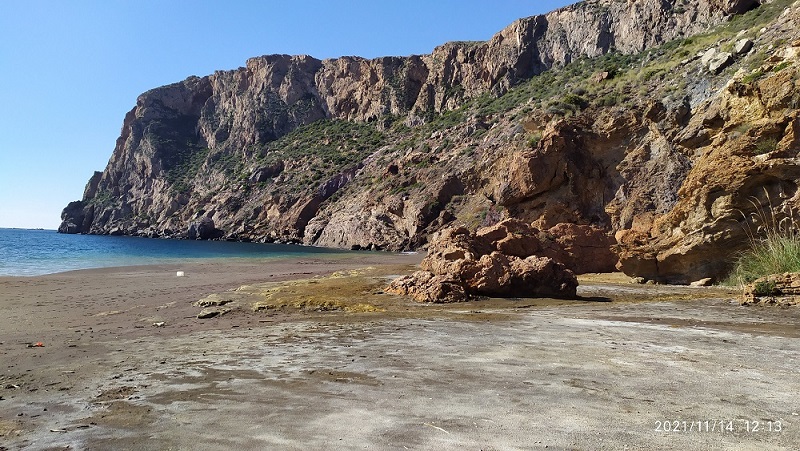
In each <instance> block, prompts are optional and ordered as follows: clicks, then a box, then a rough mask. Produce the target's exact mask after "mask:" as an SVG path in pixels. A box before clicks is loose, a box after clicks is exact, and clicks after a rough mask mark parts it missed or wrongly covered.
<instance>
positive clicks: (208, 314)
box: [197, 307, 230, 319]
mask: <svg viewBox="0 0 800 451" xmlns="http://www.w3.org/2000/svg"><path fill="white" fill-rule="evenodd" d="M228 312H230V309H223V308H217V307H208V308H204V309H203V310H201V311H200V313H198V314H197V318H198V319H208V318H214V317H215V316H222V315H224V314H226V313H228Z"/></svg>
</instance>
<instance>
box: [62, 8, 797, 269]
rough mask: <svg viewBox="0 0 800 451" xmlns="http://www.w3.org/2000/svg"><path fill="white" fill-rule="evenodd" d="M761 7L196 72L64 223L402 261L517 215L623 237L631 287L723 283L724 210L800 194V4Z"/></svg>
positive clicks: (154, 111) (580, 16)
mask: <svg viewBox="0 0 800 451" xmlns="http://www.w3.org/2000/svg"><path fill="white" fill-rule="evenodd" d="M758 3H759V2H758V1H745V0H741V1H736V0H733V1H731V0H728V1H721V0H704V1H696V2H684V1H682V0H674V1H661V0H659V1H656V0H632V1H627V2H621V1H613V0H597V1H586V2H582V3H578V4H576V5H573V6H570V7H567V8H564V9H562V10H558V11H555V12H552V13H550V14H547V15H543V16H536V17H531V18H527V19H522V20H519V21H517V22H515V23H514V24H512V25H511V26H509V27H508V28H506V29H505V30H503V31H501V32H500V33H498V34H497V35H496V36H494V37H493V38H492V39H491V40H489V41H487V42H480V43H472V42H469V43H468V42H459V43H449V44H445V45H443V46H441V47H438V48H436V49H435V50H434V51H433V53H431V54H430V55H423V56H411V57H403V58H400V57H391V58H379V59H375V60H365V59H360V58H355V57H343V58H339V59H335V60H324V61H320V60H317V59H314V58H312V57H308V56H286V55H272V56H264V57H259V58H253V59H251V60H249V61H248V62H247V66H246V67H244V68H240V69H237V70H233V71H226V72H217V73H215V74H213V75H210V76H207V77H202V78H198V77H190V78H188V79H186V80H184V81H183V82H180V83H176V84H174V85H169V86H165V87H161V88H157V89H154V90H152V91H149V92H147V93H144V94H142V95H141V96H140V97H139V99H138V100H137V104H136V107H134V109H133V110H131V112H129V113H128V114H127V116H126V118H125V120H124V123H123V128H122V134H121V136H120V138H119V139H118V140H117V145H116V147H115V149H114V152H113V154H112V157H111V159H110V161H109V164H108V166H107V167H106V169H105V170H104V171H103V172H97V173H95V175H94V176H93V177H92V178H91V179H90V181H89V183H88V185H87V188H86V190H85V192H84V196H83V199H82V200H81V201H77V202H73V203H71V204H70V205H69V206H67V208H66V209H65V210H64V213H63V214H62V219H63V220H64V222H63V224H62V227H61V229H60V231H62V232H68V233H96V234H130V235H146V236H162V237H199V238H227V239H241V240H258V241H288V242H302V243H305V244H314V245H323V246H334V247H345V248H350V247H360V248H368V247H372V248H385V249H395V250H396V249H411V248H417V247H420V246H422V245H424V244H425V243H426V241H427V237H428V235H429V234H431V233H432V232H435V231H438V230H440V229H442V228H443V227H444V226H446V225H449V224H454V223H455V224H465V225H466V226H467V227H468V228H471V229H475V228H477V227H478V226H480V225H487V224H492V223H495V222H497V221H498V220H500V219H503V218H509V217H513V218H518V219H522V220H524V221H526V222H532V223H533V224H534V225H535V226H536V227H538V228H539V229H541V230H547V229H551V228H552V227H555V226H558V225H559V224H562V226H561V227H567V226H564V225H563V224H578V225H591V226H594V227H596V228H602V229H604V230H606V231H607V232H608V233H609V234H616V236H617V238H618V239H619V242H620V246H621V247H620V249H619V250H620V253H621V256H622V261H621V265H622V268H623V270H625V271H627V272H629V273H631V274H636V275H643V276H645V277H647V278H651V279H656V280H664V281H689V279H691V280H694V279H695V278H696V279H700V278H703V277H718V276H719V275H720V274H721V273H722V272H724V270H725V265H726V263H725V262H722V263H719V264H712V265H704V264H703V263H702V262H703V261H705V260H707V259H708V258H711V257H712V256H715V255H716V256H717V257H718V255H717V254H719V252H720V251H721V250H728V249H731V247H730V246H731V243H734V242H738V241H737V240H739V239H740V238H741V236H740V235H737V233H730V232H724V230H725V227H726V226H725V224H726V223H725V221H722V220H718V219H717V218H716V216H713V215H716V214H717V213H718V212H719V211H721V210H720V209H722V210H724V211H725V212H726V214H727V215H728V216H726V217H728V218H733V217H734V216H735V215H734V212H735V211H736V210H737V209H740V210H741V209H744V210H742V211H745V212H746V214H747V213H749V212H751V210H748V208H747V199H748V198H749V197H750V196H751V195H753V194H754V192H755V191H757V190H758V189H759V187H760V186H761V185H763V184H764V183H766V182H769V183H767V184H768V185H769V186H770V187H772V188H769V189H771V190H772V191H775V192H774V193H772V191H770V193H772V194H773V195H775V196H778V195H780V196H787V198H791V197H792V196H793V195H794V189H793V188H792V186H794V185H793V184H794V181H793V180H795V179H794V177H795V175H794V172H793V171H794V170H793V169H792V167H793V166H792V163H790V162H788V161H790V160H791V158H794V157H793V156H791V155H790V154H791V149H792V148H793V147H792V146H793V145H794V144H793V138H791V137H789V134H788V133H789V132H791V131H792V130H793V128H792V127H793V125H792V124H793V121H792V120H791V119H787V118H790V117H793V116H792V114H794V113H793V112H787V111H786V110H790V111H794V110H793V108H796V105H795V104H794V102H795V100H794V91H792V89H793V86H794V85H793V84H792V83H794V78H793V77H794V75H793V74H794V73H795V72H794V64H795V59H796V58H795V54H793V53H792V52H793V50H792V49H794V47H792V45H791V43H792V41H793V38H794V36H793V34H794V33H795V31H794V30H795V29H796V22H795V20H796V16H797V8H796V7H794V6H791V2H788V1H785V0H775V1H772V2H768V3H766V4H764V5H761V6H759V4H758ZM747 11H750V12H747ZM736 14H741V15H740V16H736V17H735V18H734V19H733V20H730V19H731V17H732V15H736ZM709 30H711V31H709ZM698 33H701V34H699V35H697V34H698ZM692 36H693V37H692ZM745 41H747V42H749V44H747V42H745ZM742 45H744V46H745V47H747V48H746V49H745V48H744V47H740V46H742ZM787 52H788V53H787ZM778 68H779V70H778ZM737 70H739V72H736V71H737ZM757 73H758V76H754V75H756V74H757ZM731 79H736V80H738V81H735V82H730V80H731ZM731 108H733V111H736V112H735V113H733V114H732V113H730V111H731ZM737 133H738V134H737ZM732 134H733V135H735V136H732ZM791 136H793V135H791ZM771 140H775V142H776V146H775V149H774V150H775V151H774V152H772V150H771V151H770V152H764V153H763V154H762V155H760V156H757V158H756V157H752V158H750V157H748V158H749V159H747V158H744V157H743V158H744V159H742V160H735V161H736V162H738V163H736V164H733V163H732V162H733V161H734V160H732V159H730V158H728V156H730V155H739V154H745V155H746V154H747V152H749V150H748V149H749V148H750V147H752V146H759V145H763V144H760V143H764V142H767V143H769V142H772V141H771ZM748 146H750V147H748ZM734 148H736V149H738V150H734ZM764 155H766V156H764ZM777 158H782V159H783V160H781V161H784V163H781V164H782V165H783V166H781V164H778V162H777V160H776V159H777ZM714 161H716V162H717V163H713V162H714ZM715 164H716V166H715ZM754 164H755V165H756V166H753V167H752V168H751V169H752V170H750V169H748V170H744V169H743V168H745V167H750V166H752V165H754ZM748 165H749V166H748ZM734 166H735V167H734ZM778 166H780V167H778ZM707 167H711V168H714V171H717V172H713V171H712V172H709V171H710V170H711V169H707ZM767 168H772V169H770V170H771V171H772V172H769V174H770V175H769V177H767V176H765V175H763V174H762V172H763V171H762V170H766V169H767ZM734 169H736V171H738V172H736V171H734ZM748 171H749V172H748ZM704 174H705V176H704ZM712 174H719V175H720V177H722V178H720V179H719V180H718V183H717V184H716V185H713V186H717V188H714V187H713V186H712V184H710V183H709V182H708V180H706V179H708V178H711V179H715V180H716V178H715V177H716V176H715V175H713V176H712ZM734 174H738V175H734ZM756 175H757V176H756ZM723 176H724V177H723ZM704 177H705V178H704ZM726 177H727V178H726ZM737 177H738V178H737ZM765 177H766V178H765ZM734 179H735V180H734ZM767 179H769V180H767ZM773 182H774V183H773ZM715 183H716V182H715ZM773 185H774V187H773ZM737 187H745V188H741V189H740V188H737ZM773 188H774V189H773ZM715 189H721V190H722V194H720V193H719V192H718V191H715ZM729 189H730V190H737V189H738V190H739V191H735V192H732V191H730V190H729ZM704 190H705V191H704ZM703 193H705V194H703ZM780 193H783V194H780ZM720 198H724V199H728V202H729V204H725V205H723V204H722V202H723V201H720V200H719V199H720ZM780 198H781V199H783V198H784V197H780ZM776 199H777V197H776V198H775V199H773V202H775V200H776ZM762 204H763V202H762ZM712 205H713V206H714V208H711V206H712ZM712 210H713V215H712V213H710V212H711V211H712ZM731 220H733V219H731ZM709 225H710V226H709ZM709 227H710V228H709ZM715 227H716V228H715ZM567 229H568V227H567V228H565V230H567ZM726 233H727V235H726ZM723 235H724V236H723ZM692 240H694V241H692ZM715 253H716V254H715ZM673 255H675V256H676V257H672V256H673ZM715 258H716V257H715ZM673 260H675V261H676V262H678V263H674V264H673V263H664V262H672V261H673ZM717 260H719V259H718V258H717ZM670 265H671V266H670Z"/></svg>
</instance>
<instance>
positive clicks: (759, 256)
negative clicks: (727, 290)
mask: <svg viewBox="0 0 800 451" xmlns="http://www.w3.org/2000/svg"><path fill="white" fill-rule="evenodd" d="M765 194H766V190H765ZM767 199H768V200H769V195H767ZM750 202H751V203H752V204H753V206H755V207H757V208H758V205H759V204H758V201H757V200H756V199H751V200H750ZM767 208H768V210H767V211H766V212H765V211H764V210H763V209H758V210H757V211H758V213H754V214H753V216H754V219H755V220H756V221H758V222H760V223H761V224H762V226H761V227H758V229H757V232H758V233H759V234H760V237H757V236H756V234H754V233H752V232H748V235H749V236H750V248H749V249H748V250H746V251H745V252H743V253H742V254H741V255H740V256H739V258H738V259H737V260H736V263H735V264H734V268H733V271H732V272H731V274H730V275H729V276H728V279H727V281H726V285H731V286H736V285H738V286H744V285H746V284H750V283H753V282H755V281H756V280H757V279H760V278H762V277H764V276H768V275H771V274H783V273H787V272H800V229H798V224H797V222H796V221H795V220H794V216H793V215H791V214H790V215H789V216H786V217H784V218H783V219H780V220H779V219H778V217H777V215H776V213H775V209H774V208H773V206H772V202H771V201H769V202H768V207H767ZM743 216H744V214H743ZM745 217H746V216H745ZM755 288H756V290H762V291H763V290H768V289H769V287H767V286H757V287H755Z"/></svg>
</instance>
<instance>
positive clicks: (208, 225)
mask: <svg viewBox="0 0 800 451" xmlns="http://www.w3.org/2000/svg"><path fill="white" fill-rule="evenodd" d="M223 233H224V232H223V231H222V230H219V229H217V228H216V227H215V226H214V220H213V219H211V218H209V217H208V216H204V217H202V218H200V219H199V220H197V221H195V222H193V223H191V224H190V225H189V230H188V231H187V236H188V238H189V239H190V240H213V239H216V238H220V237H221V236H222V235H223Z"/></svg>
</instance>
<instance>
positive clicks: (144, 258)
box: [0, 228, 346, 276]
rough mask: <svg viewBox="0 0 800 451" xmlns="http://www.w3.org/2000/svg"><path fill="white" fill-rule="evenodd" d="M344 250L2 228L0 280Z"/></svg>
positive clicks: (293, 255) (310, 255)
mask: <svg viewBox="0 0 800 451" xmlns="http://www.w3.org/2000/svg"><path fill="white" fill-rule="evenodd" d="M345 252H346V251H342V250H336V249H326V248H319V247H310V246H299V245H289V244H265V243H238V242H228V241H195V240H166V239H155V238H139V237H128V236H98V235H65V234H61V233H57V232H56V231H55V230H29V229H4V228H0V276H38V275H43V274H53V273H58V272H64V271H72V270H76V269H89V268H107V267H115V266H134V265H150V264H162V263H166V264H172V263H181V262H183V263H185V262H187V261H198V260H201V261H202V260H209V259H230V258H234V259H250V260H253V259H276V258H292V257H313V256H319V255H320V254H326V255H330V254H337V253H339V254H341V253H345Z"/></svg>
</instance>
